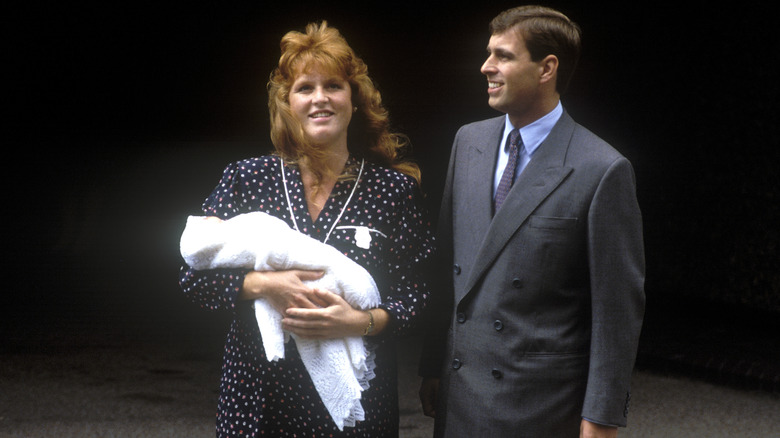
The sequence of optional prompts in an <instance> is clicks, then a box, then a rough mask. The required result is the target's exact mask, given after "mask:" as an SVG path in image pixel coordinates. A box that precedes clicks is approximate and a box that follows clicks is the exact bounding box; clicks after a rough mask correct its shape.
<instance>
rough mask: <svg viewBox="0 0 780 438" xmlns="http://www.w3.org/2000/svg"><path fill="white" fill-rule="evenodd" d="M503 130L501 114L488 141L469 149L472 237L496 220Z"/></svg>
mask: <svg viewBox="0 0 780 438" xmlns="http://www.w3.org/2000/svg"><path fill="white" fill-rule="evenodd" d="M503 129H504V118H503V117H500V118H498V119H497V123H495V124H493V125H492V126H491V127H490V128H489V131H488V132H486V135H485V136H484V138H485V140H486V141H481V142H475V143H473V144H472V146H471V147H470V148H469V161H468V168H467V172H468V173H467V175H468V176H467V179H466V180H467V181H468V182H469V185H471V186H472V187H474V190H469V191H468V193H469V196H470V198H469V199H467V200H466V204H465V205H467V206H469V222H468V225H469V230H468V232H469V233H470V235H471V236H484V235H485V233H486V232H487V230H488V228H489V227H490V223H491V222H492V220H493V174H494V172H495V165H496V159H497V158H498V143H499V142H500V141H501V133H502V132H503ZM485 175H488V176H489V177H488V178H486V177H485ZM475 243H477V242H475Z"/></svg>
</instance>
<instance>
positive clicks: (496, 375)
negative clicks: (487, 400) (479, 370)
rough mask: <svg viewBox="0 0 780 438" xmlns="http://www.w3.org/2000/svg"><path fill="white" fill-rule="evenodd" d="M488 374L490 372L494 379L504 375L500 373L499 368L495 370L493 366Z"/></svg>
mask: <svg viewBox="0 0 780 438" xmlns="http://www.w3.org/2000/svg"><path fill="white" fill-rule="evenodd" d="M490 374H492V375H493V378H494V379H496V380H498V379H500V378H502V377H504V373H502V372H501V370H497V369H495V368H493V371H491V372H490Z"/></svg>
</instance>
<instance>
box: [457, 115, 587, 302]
mask: <svg viewBox="0 0 780 438" xmlns="http://www.w3.org/2000/svg"><path fill="white" fill-rule="evenodd" d="M573 131H574V121H573V120H572V119H571V117H569V115H568V114H567V113H566V112H565V111H564V113H563V115H561V118H560V120H559V121H558V123H556V125H555V126H554V127H553V129H552V131H550V134H549V135H548V136H547V139H546V140H545V141H544V142H543V143H542V144H541V145H540V146H539V149H538V150H537V151H536V153H535V154H534V157H533V159H532V160H531V162H530V163H528V166H527V167H526V168H525V170H523V172H522V173H521V174H520V176H519V177H518V179H517V181H515V184H514V185H513V186H512V189H511V190H510V191H509V195H508V196H507V199H506V201H505V202H504V205H503V206H502V207H501V209H500V210H499V211H498V213H496V215H495V216H494V217H493V218H492V220H491V221H490V223H489V225H488V227H487V232H486V234H485V238H484V240H483V241H482V244H481V245H480V249H479V251H478V253H477V255H476V257H475V259H474V260H475V261H474V265H473V266H472V269H471V272H470V274H469V280H468V282H467V283H466V287H465V288H464V289H462V291H463V293H464V294H463V296H460V297H456V300H457V301H459V300H460V299H462V298H463V297H464V296H465V295H467V294H468V293H469V292H470V291H471V290H472V289H473V288H474V286H475V285H476V284H477V283H478V282H479V279H480V278H481V277H482V276H483V274H484V273H485V271H486V270H487V269H488V268H489V267H490V266H491V265H492V264H493V262H494V260H495V259H496V257H497V256H498V255H499V254H500V253H501V251H502V250H503V249H504V247H505V246H506V244H507V242H509V240H510V239H511V238H512V236H513V235H514V234H515V232H516V231H517V230H518V228H520V226H521V225H523V224H524V223H525V222H526V220H527V219H528V217H529V216H530V215H531V213H533V211H534V210H536V208H537V207H538V206H539V204H541V203H542V201H544V199H545V198H547V197H548V196H549V195H550V194H551V193H552V192H553V191H554V190H555V189H556V188H557V187H558V186H559V185H560V184H561V182H563V180H564V179H566V177H567V176H568V175H569V173H571V171H572V168H571V167H567V166H565V165H564V163H565V159H566V152H567V151H568V148H569V142H570V139H571V135H572V133H573ZM493 155H494V160H493V161H494V162H495V153H494V154H493ZM491 169H492V168H491ZM482 171H483V172H484V169H483V170H482ZM485 174H486V173H482V175H485ZM487 174H489V175H490V176H491V178H490V180H491V183H492V175H493V173H492V172H487ZM483 178H484V176H483ZM491 187H492V185H491ZM487 198H488V199H489V200H492V191H491V192H490V194H489V195H488V196H487ZM479 217H481V215H479Z"/></svg>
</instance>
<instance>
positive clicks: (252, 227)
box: [180, 212, 381, 430]
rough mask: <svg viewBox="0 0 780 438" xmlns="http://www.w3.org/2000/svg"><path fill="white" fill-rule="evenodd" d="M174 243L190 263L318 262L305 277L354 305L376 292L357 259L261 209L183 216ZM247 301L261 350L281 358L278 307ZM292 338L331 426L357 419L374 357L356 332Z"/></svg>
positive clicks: (258, 266) (200, 266)
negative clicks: (315, 275)
mask: <svg viewBox="0 0 780 438" xmlns="http://www.w3.org/2000/svg"><path fill="white" fill-rule="evenodd" d="M180 250H181V255H182V257H183V258H184V261H185V262H186V263H187V265H189V266H190V267H192V268H193V269H196V270H205V269H215V268H248V269H254V270H257V271H280V270H288V269H303V270H321V271H323V272H324V275H323V276H322V278H320V279H319V280H315V281H308V282H306V284H308V285H310V286H312V287H317V288H320V289H325V290H328V291H331V292H333V293H337V294H339V295H341V296H342V297H343V298H344V299H345V300H346V301H347V302H348V303H349V304H351V305H352V306H353V307H355V308H360V309H369V308H374V307H376V306H377V305H379V303H380V300H381V299H380V296H379V291H378V290H377V287H376V284H375V283H374V279H373V278H372V277H371V275H370V274H369V273H368V271H366V270H365V269H363V267H361V266H360V265H358V264H357V263H355V262H354V261H352V260H351V259H349V258H347V257H346V256H345V255H344V254H342V253H340V252H339V251H338V250H337V249H335V248H333V247H332V246H330V245H327V244H324V243H322V242H320V241H318V240H315V239H313V238H311V237H309V236H307V235H305V234H303V233H300V232H298V231H295V230H293V229H292V228H290V227H289V226H288V225H287V224H286V223H285V222H284V221H282V220H281V219H278V218H276V217H274V216H271V215H269V214H266V213H262V212H252V213H245V214H242V215H238V216H235V217H233V218H231V219H228V220H226V221H221V220H219V219H217V218H208V217H204V216H190V217H189V218H188V219H187V225H186V227H185V229H184V232H183V233H182V236H181V242H180ZM254 307H255V316H256V318H257V323H258V327H259V328H260V334H261V336H262V338H263V348H264V350H265V353H266V357H267V358H268V360H271V361H276V360H278V359H282V358H284V343H285V342H286V341H287V340H289V334H286V333H284V332H283V330H282V328H281V320H282V315H281V314H280V313H279V312H278V311H277V310H276V309H274V308H273V307H272V306H271V305H270V304H269V303H268V302H266V300H264V299H258V300H256V301H255V305H254ZM293 338H294V339H295V342H296V345H297V347H298V351H299V352H300V355H301V359H302V360H303V363H304V365H305V366H306V369H307V371H308V372H309V375H310V376H311V378H312V381H313V382H314V386H315V388H316V389H317V392H318V393H319V395H320V397H321V398H322V401H323V402H324V404H325V407H326V408H327V409H328V412H329V413H330V414H331V416H332V417H333V420H334V421H335V423H336V425H337V426H338V428H339V430H343V428H344V426H354V425H355V421H361V420H364V419H365V415H364V411H363V407H362V405H361V404H360V394H361V392H362V391H363V390H364V389H367V388H368V381H369V380H371V379H372V378H373V377H374V360H373V359H374V358H373V353H371V352H370V351H369V350H367V349H366V346H365V344H364V342H363V338H361V337H348V338H343V339H328V340H311V339H301V338H299V337H297V336H293Z"/></svg>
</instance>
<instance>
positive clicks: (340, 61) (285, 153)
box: [268, 21, 420, 182]
mask: <svg viewBox="0 0 780 438" xmlns="http://www.w3.org/2000/svg"><path fill="white" fill-rule="evenodd" d="M280 46H281V57H280V58H279V66H278V67H277V68H276V69H274V71H273V72H272V73H271V77H270V80H269V81H268V109H269V112H270V119H271V142H272V143H273V145H274V148H275V149H276V152H277V154H279V155H280V156H281V157H282V158H284V159H285V160H289V161H290V162H299V161H301V160H306V162H307V164H309V166H310V167H311V168H312V170H313V171H314V173H315V175H316V176H317V177H318V179H319V178H321V177H322V175H323V173H324V166H323V165H322V163H323V160H322V158H323V156H324V152H323V151H321V150H320V149H318V148H316V147H315V146H314V145H312V144H311V143H310V142H309V141H308V140H307V139H306V136H305V134H304V131H303V127H302V126H301V123H300V122H299V121H298V120H297V119H296V118H295V117H294V116H293V113H292V111H291V110H290V89H291V87H292V85H293V83H294V82H295V79H296V78H297V76H298V75H300V74H302V73H307V72H309V71H311V70H313V69H317V70H321V71H323V72H327V73H330V74H336V75H338V76H340V77H342V78H344V79H345V80H346V81H347V82H348V83H349V84H350V88H351V91H352V105H353V106H354V107H356V108H357V111H356V112H355V114H354V115H353V116H352V120H351V122H350V124H349V127H348V131H347V138H348V145H347V148H348V149H349V152H350V153H351V154H352V155H354V156H356V157H358V158H365V159H366V160H368V161H371V162H373V163H376V164H379V165H382V166H385V167H389V168H391V169H394V170H397V171H399V172H402V173H404V174H406V175H409V176H411V177H413V178H414V179H415V180H417V181H418V182H419V180H420V169H419V167H418V166H417V164H415V163H413V162H411V161H409V160H407V159H405V158H404V156H403V151H404V150H405V149H406V148H407V146H408V145H409V140H408V138H407V137H406V136H404V135H403V134H398V133H391V132H390V119H389V114H388V111H387V110H386V109H385V107H384V106H383V105H382V97H381V95H380V93H379V91H378V90H377V89H376V87H375V86H374V83H373V81H372V80H371V78H370V77H369V76H368V67H367V66H366V64H365V63H364V62H363V60H362V59H360V58H359V57H358V56H357V55H356V54H355V52H354V51H353V50H352V48H351V47H350V46H349V45H348V44H347V41H346V40H345V39H344V37H343V36H342V35H341V34H340V33H339V31H338V30H337V29H335V28H333V27H328V24H327V22H326V21H323V22H321V23H319V24H317V23H309V24H308V25H307V26H306V32H305V33H301V32H298V31H291V32H288V33H287V34H285V35H284V37H282V40H281V43H280Z"/></svg>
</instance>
